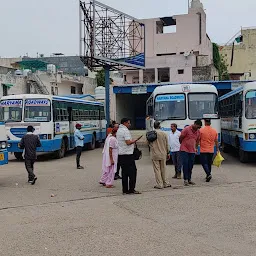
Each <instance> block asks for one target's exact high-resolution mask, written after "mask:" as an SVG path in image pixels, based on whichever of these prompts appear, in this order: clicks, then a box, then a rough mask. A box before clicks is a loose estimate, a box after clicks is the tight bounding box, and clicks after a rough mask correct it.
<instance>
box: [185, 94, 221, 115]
mask: <svg viewBox="0 0 256 256" xmlns="http://www.w3.org/2000/svg"><path fill="white" fill-rule="evenodd" d="M188 102H189V103H188V109H189V118H190V119H192V120H196V119H202V118H203V116H204V114H218V107H217V106H218V102H217V95H216V94H214V93H207V94H206V93H190V94H188Z"/></svg>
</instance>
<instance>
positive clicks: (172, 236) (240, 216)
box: [0, 149, 256, 256]
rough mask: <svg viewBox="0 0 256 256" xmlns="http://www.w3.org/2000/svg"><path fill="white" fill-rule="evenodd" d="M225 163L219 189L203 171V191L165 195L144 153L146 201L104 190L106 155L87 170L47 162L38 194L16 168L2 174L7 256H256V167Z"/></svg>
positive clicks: (69, 161)
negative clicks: (205, 180) (206, 180)
mask: <svg viewBox="0 0 256 256" xmlns="http://www.w3.org/2000/svg"><path fill="white" fill-rule="evenodd" d="M225 158H227V160H226V161H225V162H224V164H223V167H222V168H220V169H217V168H215V169H214V171H213V180H212V182H211V183H209V184H208V183H205V182H204V177H205V174H204V173H203V170H202V168H201V166H200V165H196V166H195V170H194V174H193V176H194V181H195V182H196V184H197V185H196V186H195V187H188V188H184V187H183V186H182V181H173V180H171V182H172V185H173V188H174V189H172V188H170V189H165V190H161V191H159V190H154V189H153V186H154V185H155V183H154V174H153V169H152V166H151V162H150V160H149V154H148V152H147V150H144V152H143V159H142V160H141V161H138V162H137V164H138V183H137V184H138V186H137V189H138V190H140V191H142V192H143V194H142V195H138V196H135V195H134V196H132V195H126V196H123V195H122V193H121V183H120V181H117V182H116V184H115V185H116V187H115V188H114V189H106V188H104V187H101V186H99V185H98V180H99V177H100V174H101V150H100V149H98V150H95V151H86V152H84V153H83V162H84V164H85V165H86V169H85V170H76V169H75V168H74V167H75V156H74V155H72V154H70V155H69V156H68V157H66V158H64V159H61V160H49V159H48V158H42V159H40V161H39V162H38V163H36V174H37V176H38V182H37V183H36V185H35V186H31V185H29V184H27V183H26V181H27V179H26V178H27V177H26V172H25V169H24V165H23V163H20V162H16V161H11V162H10V164H9V165H8V166H2V167H1V171H0V193H1V197H0V230H1V231H0V247H1V250H0V251H1V253H0V255H88V256H89V255H102V254H104V255H113V256H115V255H129V256H137V255H181V256H183V255H191V256H194V255H195V256H196V255H197V256H198V255H210V256H211V255H232V256H234V255H235V256H236V255H237V256H238V255H239V256H241V255H243V256H244V255H256V253H255V251H256V243H255V240H256V222H255V217H256V197H255V195H256V169H255V167H256V164H255V163H250V164H246V165H244V164H241V163H239V162H238V160H237V159H236V158H235V157H233V156H225ZM168 169H169V176H170V177H171V176H172V175H173V167H172V166H171V165H170V166H168ZM51 195H54V197H51Z"/></svg>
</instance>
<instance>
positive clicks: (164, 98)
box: [156, 94, 185, 102]
mask: <svg viewBox="0 0 256 256" xmlns="http://www.w3.org/2000/svg"><path fill="white" fill-rule="evenodd" d="M184 100H185V95H184V94H169V95H168V94H166V95H158V96H157V97H156V102H163V101H184Z"/></svg>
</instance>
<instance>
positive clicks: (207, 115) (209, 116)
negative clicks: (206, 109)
mask: <svg viewBox="0 0 256 256" xmlns="http://www.w3.org/2000/svg"><path fill="white" fill-rule="evenodd" d="M203 118H206V119H207V118H209V119H211V118H218V115H217V114H203Z"/></svg>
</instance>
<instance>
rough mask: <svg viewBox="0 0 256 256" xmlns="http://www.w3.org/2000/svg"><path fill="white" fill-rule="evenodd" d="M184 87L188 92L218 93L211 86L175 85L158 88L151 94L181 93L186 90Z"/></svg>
mask: <svg viewBox="0 0 256 256" xmlns="http://www.w3.org/2000/svg"><path fill="white" fill-rule="evenodd" d="M186 87H188V88H189V91H188V92H206V91H207V92H214V93H218V91H217V89H216V87H215V86H214V85H212V84H189V83H187V84H175V85H166V86H158V87H157V88H156V89H155V90H154V92H153V94H154V95H156V94H163V93H182V92H183V91H184V90H186Z"/></svg>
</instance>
